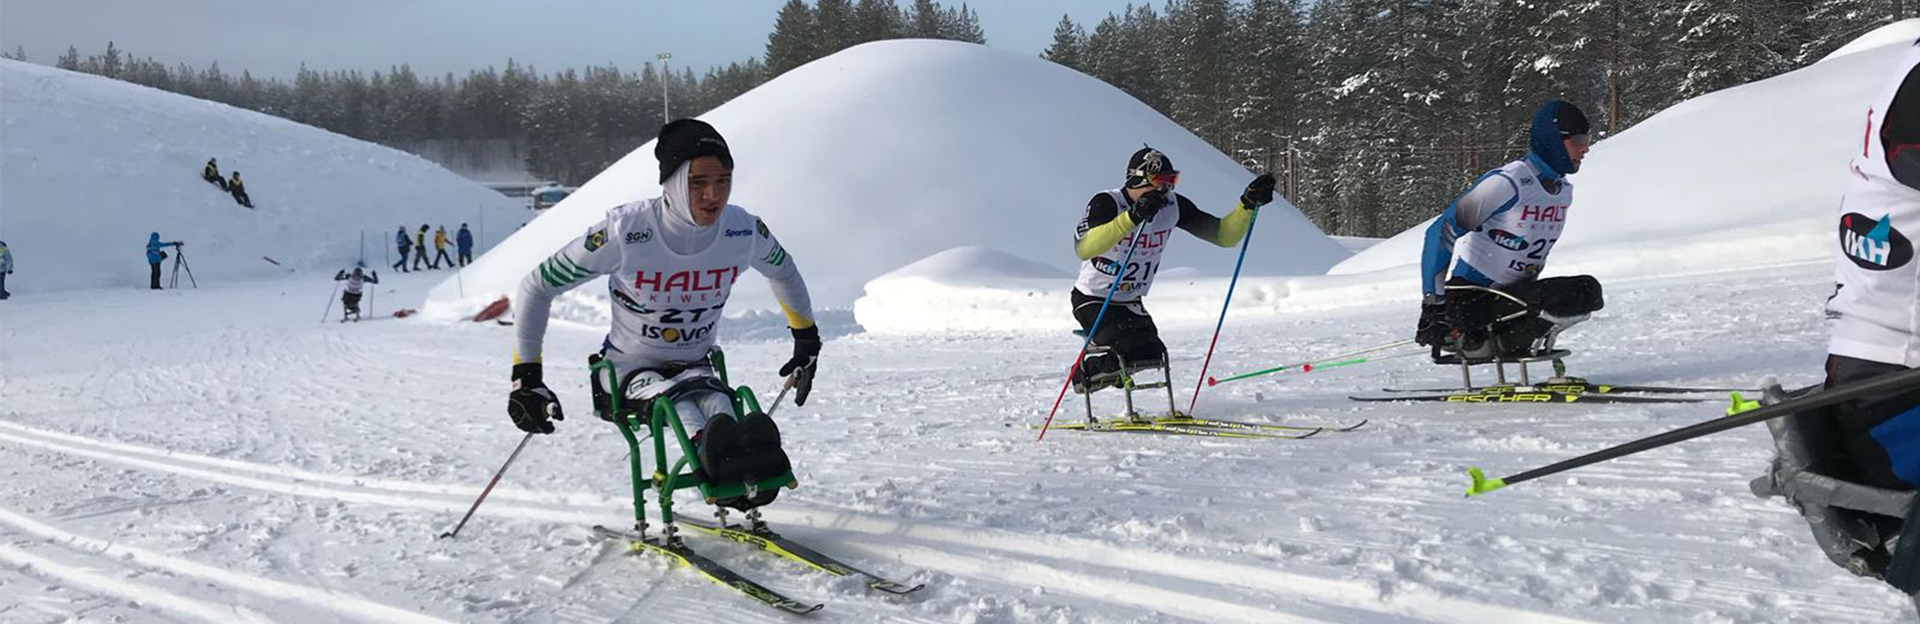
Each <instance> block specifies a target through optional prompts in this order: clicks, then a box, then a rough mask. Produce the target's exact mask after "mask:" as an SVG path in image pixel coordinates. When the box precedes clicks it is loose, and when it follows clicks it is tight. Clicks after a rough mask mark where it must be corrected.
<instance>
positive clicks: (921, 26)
mask: <svg viewBox="0 0 1920 624" xmlns="http://www.w3.org/2000/svg"><path fill="white" fill-rule="evenodd" d="M943 15H944V13H943V12H942V11H941V10H940V3H938V2H935V1H934V0H913V8H912V9H909V10H908V11H907V36H908V37H911V38H914V39H943V38H945V34H946V28H945V20H944V19H943Z"/></svg>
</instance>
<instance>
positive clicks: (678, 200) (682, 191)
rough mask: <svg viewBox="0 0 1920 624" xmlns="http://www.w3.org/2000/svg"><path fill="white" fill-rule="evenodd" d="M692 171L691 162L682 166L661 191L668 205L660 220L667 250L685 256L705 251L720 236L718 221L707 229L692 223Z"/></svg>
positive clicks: (663, 185)
mask: <svg viewBox="0 0 1920 624" xmlns="http://www.w3.org/2000/svg"><path fill="white" fill-rule="evenodd" d="M692 169H693V163H692V161H688V162H685V163H681V164H680V168H679V169H677V170H675V171H674V172H673V176H672V177H669V178H667V181H666V183H665V184H662V185H661V187H660V192H661V193H660V194H661V197H662V198H663V199H664V200H665V201H666V206H665V207H664V208H665V209H664V210H662V211H661V212H664V213H665V214H664V215H662V216H661V218H660V225H661V230H662V231H661V233H660V234H661V237H662V240H664V241H665V242H666V244H667V249H670V250H672V251H673V252H674V253H677V254H680V255H683V256H685V255H692V254H694V253H697V252H699V251H700V250H702V249H706V248H707V246H708V245H712V244H713V241H714V240H715V239H717V238H718V237H719V235H720V228H719V227H717V226H719V225H720V223H719V221H717V220H716V221H715V222H714V224H713V225H704V226H703V225H699V224H696V223H694V222H693V202H692V201H691V200H690V199H689V198H688V196H687V175H688V172H689V171H691V170H692Z"/></svg>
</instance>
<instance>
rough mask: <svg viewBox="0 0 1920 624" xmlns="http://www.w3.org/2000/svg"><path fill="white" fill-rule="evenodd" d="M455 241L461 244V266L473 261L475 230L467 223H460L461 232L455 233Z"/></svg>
mask: <svg viewBox="0 0 1920 624" xmlns="http://www.w3.org/2000/svg"><path fill="white" fill-rule="evenodd" d="M453 242H454V244H456V245H459V246H460V266H467V264H468V263H470V262H473V231H472V230H468V229H467V224H465V223H462V224H460V233H458V234H455V235H454V237H453Z"/></svg>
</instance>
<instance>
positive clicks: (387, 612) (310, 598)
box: [0, 508, 451, 624]
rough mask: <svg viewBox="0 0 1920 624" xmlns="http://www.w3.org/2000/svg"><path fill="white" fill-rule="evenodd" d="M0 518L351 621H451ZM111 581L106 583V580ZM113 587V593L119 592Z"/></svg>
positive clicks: (160, 596) (69, 544) (25, 557)
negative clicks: (329, 612) (324, 611)
mask: <svg viewBox="0 0 1920 624" xmlns="http://www.w3.org/2000/svg"><path fill="white" fill-rule="evenodd" d="M0 524H5V525H7V526H9V527H11V528H13V529H14V530H17V531H19V532H20V533H23V534H26V535H29V536H32V537H36V538H38V539H40V540H43V541H45V542H48V543H53V544H58V545H61V546H64V547H66V548H69V549H73V550H80V551H85V552H88V553H91V554H94V555H97V556H101V557H115V558H119V559H123V560H126V561H130V562H132V563H135V564H138V565H141V566H144V567H146V568H150V569H153V570H159V571H164V572H167V573H170V574H174V575H178V576H185V577H192V578H195V579H199V580H201V581H204V582H207V583H210V584H213V585H219V586H222V587H225V588H227V589H229V590H232V591H237V592H242V593H249V594H255V595H259V596H262V597H266V598H272V599H276V600H287V601H291V602H297V603H300V604H303V605H306V606H308V607H313V608H318V609H322V610H326V611H331V612H333V613H336V614H339V615H341V616H344V617H346V618H348V619H351V620H355V621H362V622H392V623H396V624H451V622H449V621H448V620H442V619H439V618H435V617H432V616H428V615H425V614H421V613H415V612H412V611H408V610H405V609H400V608H396V607H392V606H388V605H385V604H382V603H378V602H374V601H372V600H367V599H365V598H360V597H357V596H353V595H350V594H345V593H341V592H335V591H327V590H321V589H315V588H312V587H307V586H303V585H298V584H294V583H287V582H284V581H277V580H273V579H268V578H264V577H259V576H254V575H251V574H246V573H242V572H234V571H231V570H226V569H222V568H220V567H217V566H211V565H207V564H202V563H198V562H194V561H191V560H188V559H185V558H182V557H177V556H173V555H167V554H162V553H158V552H154V551H150V550H146V549H142V548H136V547H132V546H125V545H120V544H116V543H114V542H112V541H109V540H103V539H98V538H93V537H87V536H84V535H80V534H78V533H72V532H68V531H65V530H62V529H59V528H57V527H54V526H52V525H49V524H45V523H42V522H39V521H37V520H34V519H32V518H29V517H27V516H24V515H21V514H19V513H15V512H14V511H13V510H10V509H6V508H0ZM0 547H4V548H7V549H10V550H8V551H0V556H6V557H10V558H13V559H15V560H18V561H21V562H34V561H37V562H39V563H40V564H41V565H42V566H48V565H49V564H51V566H50V567H42V568H41V569H44V570H48V571H55V570H59V571H60V572H62V573H64V576H62V578H64V579H68V580H72V581H73V582H90V577H89V576H88V575H89V574H91V573H87V572H85V571H83V570H78V569H77V568H70V567H69V568H62V567H61V566H59V565H58V564H52V563H51V562H50V561H48V560H46V559H44V558H38V557H35V556H33V555H31V554H29V553H26V552H24V551H21V550H20V549H18V548H17V547H13V546H9V545H0ZM112 583H123V581H117V580H115V581H113V582H112ZM112 583H109V585H111V584H112ZM119 591H125V592H130V593H135V594H138V595H140V596H141V597H144V598H147V599H149V600H159V601H161V602H162V603H163V604H169V605H170V606H177V608H181V609H184V610H186V612H188V613H193V614H196V616H198V615H199V614H201V613H203V611H202V610H201V609H200V607H198V606H195V604H194V603H196V602H199V601H194V600H192V599H187V598H180V597H177V596H170V595H169V594H167V593H165V592H162V591H158V590H153V589H151V588H143V589H141V590H140V591H138V592H134V591H133V589H132V588H131V587H130V586H129V587H126V588H124V589H122V590H119ZM119 591H116V592H115V593H119ZM169 598H172V599H175V600H177V602H175V601H170V600H169ZM217 608H218V609H220V610H222V611H226V612H227V613H228V614H229V615H239V614H240V612H235V611H233V610H231V609H226V608H224V607H217ZM246 617H248V618H251V615H247V616H246ZM208 619H211V620H212V621H216V622H219V621H232V620H231V619H230V618H229V619H225V620H223V619H221V618H218V617H211V618H208Z"/></svg>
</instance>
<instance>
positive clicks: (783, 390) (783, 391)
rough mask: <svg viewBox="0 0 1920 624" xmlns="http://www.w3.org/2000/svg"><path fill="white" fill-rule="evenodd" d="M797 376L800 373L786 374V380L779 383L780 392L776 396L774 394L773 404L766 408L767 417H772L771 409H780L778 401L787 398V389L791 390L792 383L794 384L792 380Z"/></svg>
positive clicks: (797, 377) (798, 376)
mask: <svg viewBox="0 0 1920 624" xmlns="http://www.w3.org/2000/svg"><path fill="white" fill-rule="evenodd" d="M799 378H800V374H799V373H794V374H792V375H787V381H786V383H782V384H780V394H779V395H778V396H775V397H773V406H772V407H768V408H767V417H768V418H772V417H773V411H774V410H777V409H780V402H781V401H783V400H785V399H786V398H787V391H788V390H792V389H793V384H794V380H796V379H799Z"/></svg>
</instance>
